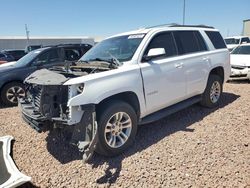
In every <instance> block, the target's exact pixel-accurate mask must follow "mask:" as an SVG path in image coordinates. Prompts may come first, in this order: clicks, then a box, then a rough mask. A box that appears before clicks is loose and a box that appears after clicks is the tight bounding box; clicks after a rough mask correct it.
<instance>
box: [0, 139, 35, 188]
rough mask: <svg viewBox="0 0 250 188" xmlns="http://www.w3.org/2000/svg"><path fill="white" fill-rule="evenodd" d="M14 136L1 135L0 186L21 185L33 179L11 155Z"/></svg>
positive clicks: (5, 187)
mask: <svg viewBox="0 0 250 188" xmlns="http://www.w3.org/2000/svg"><path fill="white" fill-rule="evenodd" d="M12 140H13V137H12V136H4V137H0V188H2V187H4V188H12V187H17V186H20V185H22V184H24V183H26V182H29V181H30V180H31V178H30V177H28V176H26V175H24V174H23V173H21V172H20V171H19V170H18V169H17V167H16V165H15V163H14V161H13V160H12V158H11V157H10V151H11V141H12Z"/></svg>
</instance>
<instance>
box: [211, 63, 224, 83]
mask: <svg viewBox="0 0 250 188" xmlns="http://www.w3.org/2000/svg"><path fill="white" fill-rule="evenodd" d="M211 74H214V75H218V76H219V77H220V78H221V80H222V83H223V82H224V79H225V72H224V68H223V67H222V66H218V67H215V68H213V69H212V70H211V71H210V73H209V76H210V75H211Z"/></svg>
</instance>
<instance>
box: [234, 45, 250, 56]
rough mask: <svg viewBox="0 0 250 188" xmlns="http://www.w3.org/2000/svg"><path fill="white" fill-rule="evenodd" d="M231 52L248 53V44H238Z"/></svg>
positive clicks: (249, 51)
mask: <svg viewBox="0 0 250 188" xmlns="http://www.w3.org/2000/svg"><path fill="white" fill-rule="evenodd" d="M231 54H247V55H249V54H250V46H238V47H237V48H235V49H234V50H233V51H232V53H231Z"/></svg>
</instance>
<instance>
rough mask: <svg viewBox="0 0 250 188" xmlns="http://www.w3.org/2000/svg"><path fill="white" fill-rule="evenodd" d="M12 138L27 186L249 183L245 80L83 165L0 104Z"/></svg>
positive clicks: (3, 129)
mask: <svg viewBox="0 0 250 188" xmlns="http://www.w3.org/2000/svg"><path fill="white" fill-rule="evenodd" d="M3 135H12V136H14V137H15V140H16V141H15V142H14V145H13V158H14V160H15V162H16V164H17V166H18V168H19V169H20V170H21V171H22V172H23V173H25V174H26V175H28V176H31V177H32V184H26V185H25V186H29V187H109V186H111V187H250V146H249V145H250V84H248V83H227V84H225V87H224V94H223V96H222V100H221V103H220V105H219V107H218V108H216V109H206V108H203V107H201V106H199V105H193V106H191V107H189V108H187V109H185V110H182V111H180V112H178V113H176V114H173V115H171V116H169V117H167V118H165V119H162V120H160V121H158V122H155V123H153V124H148V125H145V126H141V127H140V128H139V131H138V135H137V139H136V142H135V144H134V145H133V146H132V147H131V148H130V149H129V150H128V151H126V152H125V153H124V154H122V155H120V156H117V157H115V158H106V157H103V156H99V155H97V154H96V155H94V157H93V159H92V160H91V161H90V163H89V164H84V163H83V162H82V160H81V155H80V154H79V153H78V151H77V150H76V149H75V148H74V147H72V146H69V145H67V144H65V143H63V140H62V137H60V135H58V132H56V131H52V132H50V133H48V132H45V133H40V134H39V133H37V132H35V131H34V130H33V129H31V128H30V127H29V126H28V125H27V124H26V123H24V122H23V121H22V119H21V117H20V112H19V110H18V108H17V107H13V108H6V107H2V108H1V109H0V136H3Z"/></svg>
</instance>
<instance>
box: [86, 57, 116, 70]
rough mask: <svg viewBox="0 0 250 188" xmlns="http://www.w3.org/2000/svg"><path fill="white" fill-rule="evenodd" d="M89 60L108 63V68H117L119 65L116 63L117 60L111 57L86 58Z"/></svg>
mask: <svg viewBox="0 0 250 188" xmlns="http://www.w3.org/2000/svg"><path fill="white" fill-rule="evenodd" d="M90 61H104V62H107V63H109V64H110V68H113V69H114V68H115V69H116V68H118V67H119V66H120V64H118V63H117V61H118V60H116V59H114V58H111V59H103V58H99V57H98V58H94V59H90V60H88V62H90Z"/></svg>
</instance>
